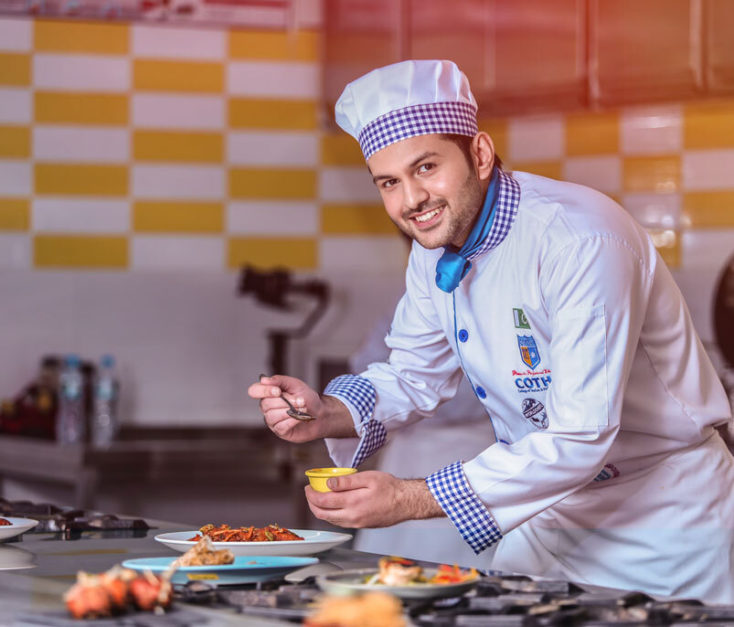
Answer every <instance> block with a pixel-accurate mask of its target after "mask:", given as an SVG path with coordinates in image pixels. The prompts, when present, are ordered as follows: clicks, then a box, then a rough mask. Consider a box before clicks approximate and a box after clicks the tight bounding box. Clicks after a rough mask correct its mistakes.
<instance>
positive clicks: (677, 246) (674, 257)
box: [647, 229, 681, 268]
mask: <svg viewBox="0 0 734 627" xmlns="http://www.w3.org/2000/svg"><path fill="white" fill-rule="evenodd" d="M647 232H648V233H649V234H650V237H651V238H652V241H653V243H654V244H655V248H656V249H657V251H658V252H659V253H660V256H661V257H662V258H663V261H664V262H665V263H666V264H667V266H668V267H669V268H678V267H680V263H681V243H680V234H679V233H678V232H677V231H674V230H672V229H647Z"/></svg>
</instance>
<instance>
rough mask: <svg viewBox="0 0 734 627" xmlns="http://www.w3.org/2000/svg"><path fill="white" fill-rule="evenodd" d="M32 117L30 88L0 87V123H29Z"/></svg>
mask: <svg viewBox="0 0 734 627" xmlns="http://www.w3.org/2000/svg"><path fill="white" fill-rule="evenodd" d="M32 119H33V99H32V98H31V90H30V89H14V88H12V87H0V124H29V123H30V122H31V120H32Z"/></svg>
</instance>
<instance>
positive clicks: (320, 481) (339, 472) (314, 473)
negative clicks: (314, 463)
mask: <svg viewBox="0 0 734 627" xmlns="http://www.w3.org/2000/svg"><path fill="white" fill-rule="evenodd" d="M355 472H357V469H356V468H311V470H307V471H306V476H307V477H308V482H309V483H310V484H311V487H312V488H313V489H314V490H316V491H317V492H331V490H329V486H327V485H326V480H327V479H328V478H329V477H342V476H344V475H351V474H353V473H355Z"/></svg>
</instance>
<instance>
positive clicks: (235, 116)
mask: <svg viewBox="0 0 734 627" xmlns="http://www.w3.org/2000/svg"><path fill="white" fill-rule="evenodd" d="M317 123H318V122H317V115H316V103H315V102H314V101H313V100H265V99H254V98H232V99H230V101H229V125H230V126H231V127H232V128H275V129H284V130H285V129H287V130H291V129H299V130H309V131H311V130H314V129H315V128H316V127H317Z"/></svg>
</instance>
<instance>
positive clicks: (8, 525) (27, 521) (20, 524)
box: [0, 517, 38, 541]
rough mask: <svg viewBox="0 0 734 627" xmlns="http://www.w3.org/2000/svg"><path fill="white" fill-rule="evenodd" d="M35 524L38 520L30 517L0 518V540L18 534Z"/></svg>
mask: <svg viewBox="0 0 734 627" xmlns="http://www.w3.org/2000/svg"><path fill="white" fill-rule="evenodd" d="M37 524H38V521H37V520H33V519H31V518H9V517H5V518H0V541H2V540H7V539H8V538H14V537H15V536H19V535H20V534H21V533H24V532H26V531H28V530H29V529H33V527H35V526H36V525H37Z"/></svg>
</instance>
